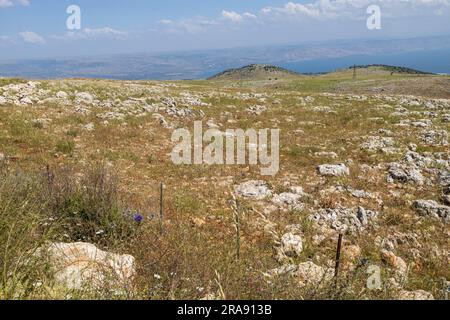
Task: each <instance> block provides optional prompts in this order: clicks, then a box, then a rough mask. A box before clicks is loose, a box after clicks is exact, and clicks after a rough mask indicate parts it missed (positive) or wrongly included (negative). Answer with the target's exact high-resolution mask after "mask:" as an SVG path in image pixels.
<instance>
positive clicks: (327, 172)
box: [317, 163, 350, 177]
mask: <svg viewBox="0 0 450 320" xmlns="http://www.w3.org/2000/svg"><path fill="white" fill-rule="evenodd" d="M317 170H318V171H319V174H320V175H322V176H333V177H339V176H348V175H349V174H350V169H349V168H348V167H347V166H346V165H345V164H343V163H341V164H337V165H335V164H324V165H321V166H319V167H318V168H317Z"/></svg>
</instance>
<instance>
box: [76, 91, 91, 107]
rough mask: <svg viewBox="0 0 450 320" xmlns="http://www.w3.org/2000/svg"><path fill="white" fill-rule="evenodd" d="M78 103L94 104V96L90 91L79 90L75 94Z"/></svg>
mask: <svg viewBox="0 0 450 320" xmlns="http://www.w3.org/2000/svg"><path fill="white" fill-rule="evenodd" d="M75 103H76V104H87V105H89V104H93V103H94V97H93V96H92V95H91V94H90V93H88V92H79V93H77V94H76V95H75Z"/></svg>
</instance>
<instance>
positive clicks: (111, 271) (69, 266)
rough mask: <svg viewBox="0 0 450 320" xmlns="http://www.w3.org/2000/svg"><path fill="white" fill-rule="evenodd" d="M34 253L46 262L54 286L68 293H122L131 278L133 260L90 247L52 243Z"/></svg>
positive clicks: (81, 243)
mask: <svg viewBox="0 0 450 320" xmlns="http://www.w3.org/2000/svg"><path fill="white" fill-rule="evenodd" d="M38 253H39V255H40V257H43V258H46V259H48V262H49V266H50V268H51V269H52V270H53V272H54V278H55V281H56V282H57V284H59V285H62V286H64V287H66V288H68V289H69V290H82V289H87V288H91V289H95V288H103V287H105V286H111V287H114V288H120V289H122V288H125V287H126V286H127V285H128V284H129V283H130V281H132V279H133V277H134V275H135V261H134V257H133V256H130V255H118V254H114V253H110V252H106V251H102V250H100V249H98V248H97V247H96V246H94V245H93V244H90V243H83V242H77V243H52V244H50V245H49V246H48V247H45V248H44V247H42V248H40V250H38Z"/></svg>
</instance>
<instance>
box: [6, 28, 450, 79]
mask: <svg viewBox="0 0 450 320" xmlns="http://www.w3.org/2000/svg"><path fill="white" fill-rule="evenodd" d="M449 56H450V36H442V37H430V38H414V39H397V40H349V41H330V42H314V43H304V44H296V45H285V46H266V47H251V48H231V49H220V50H219V49H217V50H201V51H189V52H164V53H140V54H124V55H105V56H86V57H75V58H53V59H33V60H10V61H0V76H2V77H24V78H38V79H48V78H110V79H122V80H141V79H155V80H168V79H173V80H178V79H204V78H209V77H211V76H213V75H214V74H217V73H219V72H221V71H223V70H226V69H231V68H239V67H242V66H246V65H251V64H270V65H276V66H279V67H283V68H287V69H289V70H293V71H295V72H300V73H313V72H327V71H333V70H336V69H340V68H344V67H348V66H352V65H355V64H356V65H366V64H386V65H401V66H404V67H408V68H413V69H419V70H423V71H426V72H433V73H449V74H450V59H448V57H449Z"/></svg>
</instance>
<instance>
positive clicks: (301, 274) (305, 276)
mask: <svg viewBox="0 0 450 320" xmlns="http://www.w3.org/2000/svg"><path fill="white" fill-rule="evenodd" d="M295 276H296V278H297V279H298V281H299V283H300V285H301V286H305V285H315V286H316V285H319V284H323V283H326V282H328V281H330V280H331V279H332V278H333V270H331V269H325V268H323V267H320V266H318V265H316V264H314V263H313V262H311V261H308V262H304V263H301V264H299V265H298V268H297V271H296V272H295Z"/></svg>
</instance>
